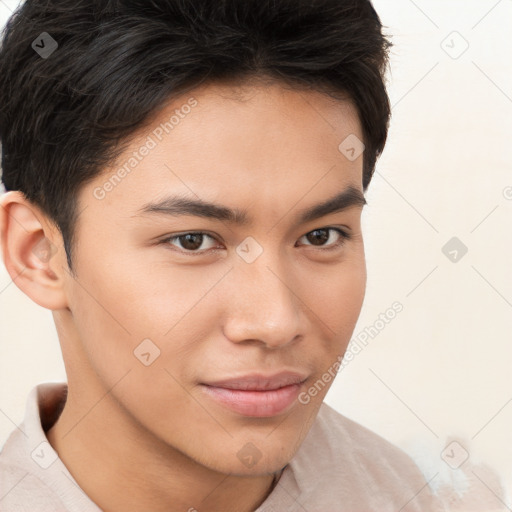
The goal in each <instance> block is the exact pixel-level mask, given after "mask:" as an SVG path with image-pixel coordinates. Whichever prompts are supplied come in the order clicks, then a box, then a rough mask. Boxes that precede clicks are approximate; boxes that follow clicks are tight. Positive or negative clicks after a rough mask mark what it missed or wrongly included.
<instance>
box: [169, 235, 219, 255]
mask: <svg viewBox="0 0 512 512" xmlns="http://www.w3.org/2000/svg"><path fill="white" fill-rule="evenodd" d="M207 238H209V239H211V240H215V239H214V238H213V237H212V236H211V235H208V234H207V233H202V232H191V233H183V234H181V235H173V236H171V237H168V238H166V239H165V240H162V243H168V244H170V245H173V246H174V247H176V245H175V244H174V243H173V242H178V243H179V246H178V249H179V250H181V251H182V252H190V253H197V254H200V253H203V252H207V251H208V249H211V247H203V248H202V250H198V249H199V248H201V247H202V246H203V243H204V241H205V240H206V239H207Z"/></svg>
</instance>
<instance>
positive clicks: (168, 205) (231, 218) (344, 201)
mask: <svg viewBox="0 0 512 512" xmlns="http://www.w3.org/2000/svg"><path fill="white" fill-rule="evenodd" d="M365 204H367V202H366V199H365V197H364V195H363V194H362V192H361V191H360V190H358V189H357V188H355V187H353V186H349V187H348V188H346V189H345V190H343V191H342V192H341V193H339V194H337V195H336V196H334V197H332V198H330V199H327V200H326V201H324V202H322V203H320V204H317V205H314V206H312V207H309V208H306V209H303V210H299V212H298V214H297V216H296V217H297V218H296V221H297V222H298V223H300V224H304V223H306V222H310V221H312V220H315V219H319V218H321V217H324V216H326V215H329V214H331V213H336V212H341V211H344V210H347V209H349V208H353V207H361V208H362V207H364V205H365ZM145 214H163V215H169V216H173V217H177V216H182V215H191V216H195V217H202V218H206V219H213V220H219V221H223V222H228V223H231V224H237V225H240V226H245V225H248V224H250V223H251V219H250V217H249V215H248V213H247V211H246V210H239V209H236V208H234V209H232V208H228V207H227V206H223V205H220V204H215V203H210V202H207V201H203V200H202V199H190V198H188V197H183V196H170V197H166V198H164V199H162V200H161V201H158V202H155V203H147V204H145V205H144V206H143V207H142V208H140V209H139V210H138V212H137V214H136V215H135V216H136V217H138V216H142V215H145Z"/></svg>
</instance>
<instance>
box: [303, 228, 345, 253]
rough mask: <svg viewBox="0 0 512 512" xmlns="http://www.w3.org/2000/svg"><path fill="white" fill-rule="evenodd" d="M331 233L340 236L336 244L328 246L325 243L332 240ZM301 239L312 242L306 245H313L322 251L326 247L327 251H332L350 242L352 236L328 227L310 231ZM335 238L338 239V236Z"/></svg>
mask: <svg viewBox="0 0 512 512" xmlns="http://www.w3.org/2000/svg"><path fill="white" fill-rule="evenodd" d="M330 233H336V234H337V235H338V240H337V241H335V242H334V243H330V244H326V243H325V242H328V241H329V240H332V237H331V235H330ZM301 238H306V239H307V240H308V241H311V242H312V243H311V244H306V245H313V246H315V247H319V248H320V249H324V247H325V250H330V249H336V248H337V247H341V246H342V245H344V244H345V242H346V241H347V240H350V235H349V234H348V233H346V232H345V231H343V230H342V229H339V228H327V227H326V228H319V229H315V230H313V231H310V232H309V233H306V234H305V235H304V236H303V237H301ZM334 238H335V239H336V236H335V237H334Z"/></svg>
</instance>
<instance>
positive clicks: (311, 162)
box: [80, 83, 363, 215]
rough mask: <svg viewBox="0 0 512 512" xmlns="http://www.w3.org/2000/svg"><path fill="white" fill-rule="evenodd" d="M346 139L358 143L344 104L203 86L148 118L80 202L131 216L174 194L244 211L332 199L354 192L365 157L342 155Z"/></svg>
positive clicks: (255, 87) (265, 87)
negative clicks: (251, 206)
mask: <svg viewBox="0 0 512 512" xmlns="http://www.w3.org/2000/svg"><path fill="white" fill-rule="evenodd" d="M349 137H356V140H362V139H363V136H362V133H361V126H360V122H359V119H358V115H357V111H356V108H355V107H354V105H353V104H352V103H351V102H350V101H337V100H334V99H333V98H331V97H329V96H327V95H326V94H323V93H321V92H318V91H311V90H304V89H302V90H301V89H295V88H290V87H289V86H284V85H282V84H279V83H273V84H259V83H256V84H252V85H236V86H234V85H229V84H215V85H213V84H210V85H205V86H203V87H201V88H197V89H194V90H193V91H191V92H190V93H187V94H183V95H181V96H179V97H176V98H173V99H172V100H171V101H169V102H168V103H167V104H166V105H165V106H163V107H162V108H161V109H159V110H158V111H157V112H155V113H154V115H153V116H152V117H151V119H150V120H149V121H148V123H147V124H146V126H145V127H144V128H143V129H141V130H140V131H139V132H138V133H137V134H135V136H134V137H133V138H132V139H131V142H130V145H129V146H128V148H127V149H126V150H125V151H124V152H123V154H122V155H121V156H120V157H119V158H118V159H117V160H116V161H115V162H114V163H113V164H112V165H111V166H109V167H108V168H107V169H105V170H104V171H103V172H102V173H101V174H100V175H99V176H97V177H96V179H95V180H93V182H92V183H90V184H88V185H87V187H86V188H85V190H83V191H82V192H83V193H82V195H81V196H80V201H81V202H82V201H83V207H86V206H87V205H92V206H93V207H94V208H99V210H102V209H103V210H106V209H108V208H115V209H116V211H118V212H124V213H125V214H128V213H129V214H130V215H133V214H134V213H136V212H137V211H138V210H140V207H141V206H142V205H144V204H147V203H148V202H149V201H154V200H155V199H158V198H160V199H163V198H164V197H165V196H167V195H169V194H170V193H171V192H173V193H180V194H181V195H187V196H190V197H194V196H195V197H196V198H202V199H204V200H209V201H216V202H219V200H222V203H224V204H226V202H230V201H231V203H232V204H233V206H237V205H238V206H240V205H243V206H244V207H246V206H247V205H248V204H251V203H258V199H261V198H263V197H267V198H268V201H269V203H265V201H264V200H262V202H261V203H260V204H259V205H260V206H261V207H264V206H265V205H266V204H276V202H277V203H284V202H285V201H284V197H290V198H291V199H292V200H293V199H295V201H297V200H299V199H300V197H301V196H304V195H305V194H307V193H312V194H313V195H315V194H316V195H318V196H319V197H320V196H321V197H331V196H333V195H334V192H336V190H333V188H336V189H337V191H338V192H340V191H341V190H343V189H345V188H347V186H352V187H353V188H358V189H360V188H361V182H362V157H360V158H357V159H353V160H352V159H348V158H347V157H346V155H344V154H343V153H342V152H341V150H340V145H341V144H342V143H343V141H344V140H347V138H349ZM98 187H99V188H100V189H101V191H102V192H101V195H104V197H103V198H102V199H98V194H97V195H96V197H95V195H94V190H97V189H98ZM313 189H314V190H313ZM235 203H237V205H235ZM306 204H307V203H306ZM306 204H303V206H305V205H306ZM104 213H106V211H104Z"/></svg>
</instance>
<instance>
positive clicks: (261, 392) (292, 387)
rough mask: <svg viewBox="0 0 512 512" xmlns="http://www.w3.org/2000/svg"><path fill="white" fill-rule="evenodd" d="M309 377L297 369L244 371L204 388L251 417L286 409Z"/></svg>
mask: <svg viewBox="0 0 512 512" xmlns="http://www.w3.org/2000/svg"><path fill="white" fill-rule="evenodd" d="M306 380H307V376H305V375H304V374H301V373H298V372H281V373H279V374H276V375H272V376H264V375H261V374H251V375H245V376H243V377H235V378H232V379H224V380H220V381H216V382H211V383H202V384H201V388H202V390H203V391H204V393H205V395H206V396H208V397H209V398H210V399H212V400H213V401H215V402H216V403H218V404H220V405H221V406H224V407H227V408H228V409H230V410H232V411H234V412H237V413H239V414H242V415H244V416H249V417H272V416H276V415H278V414H281V413H284V412H287V411H288V410H289V409H290V408H291V406H292V404H293V403H294V402H295V401H296V399H297V396H298V394H299V392H300V390H301V388H302V386H303V384H304V382H305V381H306Z"/></svg>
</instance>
